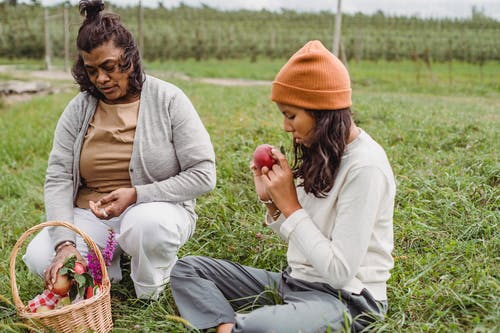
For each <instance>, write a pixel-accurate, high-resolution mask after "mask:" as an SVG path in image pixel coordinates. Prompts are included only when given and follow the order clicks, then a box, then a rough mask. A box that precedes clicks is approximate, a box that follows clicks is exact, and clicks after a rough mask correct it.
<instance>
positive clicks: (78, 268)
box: [73, 262, 87, 274]
mask: <svg viewBox="0 0 500 333" xmlns="http://www.w3.org/2000/svg"><path fill="white" fill-rule="evenodd" d="M73 269H74V270H75V273H76V274H83V273H85V272H86V271H87V270H86V269H85V267H84V266H83V265H82V263H80V262H75V267H74V268H73Z"/></svg>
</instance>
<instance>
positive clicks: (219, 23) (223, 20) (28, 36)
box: [0, 1, 500, 64]
mask: <svg viewBox="0 0 500 333" xmlns="http://www.w3.org/2000/svg"><path fill="white" fill-rule="evenodd" d="M159 4H160V5H159V7H158V8H142V10H141V11H139V8H138V7H137V6H134V7H133V6H126V7H123V6H112V7H110V6H108V7H107V10H110V11H112V12H114V13H116V14H118V15H120V17H121V18H122V21H123V23H124V24H125V25H126V26H127V27H128V28H129V29H130V30H131V31H132V32H133V33H134V34H135V35H136V36H137V35H138V33H141V38H140V41H141V42H142V45H141V50H142V52H143V57H144V58H145V59H146V60H168V59H186V58H194V59H197V60H203V59H210V58H216V59H221V60H222V59H228V58H249V59H252V60H253V61H256V60H257V59H258V58H259V57H267V58H287V57H289V56H290V53H291V52H292V51H293V50H296V49H297V48H298V47H300V46H301V45H303V44H304V43H305V42H306V41H307V40H310V39H319V40H321V41H322V42H323V43H324V44H325V45H326V46H327V47H331V45H332V39H333V24H334V16H335V13H333V12H327V11H323V12H319V13H307V12H305V13H304V12H296V11H293V10H281V11H279V12H271V11H267V10H261V11H250V10H238V11H221V10H217V9H214V8H211V7H208V6H206V5H205V6H202V7H190V6H187V5H184V4H181V5H179V6H178V7H174V8H166V7H163V6H162V5H161V3H159ZM63 6H69V7H70V8H69V13H70V20H69V22H70V24H69V30H70V31H69V32H70V36H71V38H70V40H71V42H72V47H71V49H72V51H71V52H73V55H74V52H75V51H74V46H73V45H74V37H75V36H76V33H77V30H78V27H79V26H80V23H81V20H82V17H81V16H79V15H78V9H77V7H76V6H71V5H69V4H68V3H66V4H61V5H57V6H53V7H49V8H48V9H49V12H50V15H51V20H50V21H49V24H48V26H47V29H48V31H49V33H50V43H51V44H52V53H53V55H54V56H55V57H60V58H63V57H64V33H63V32H64V24H63V19H62V15H61V13H62V11H63ZM139 13H140V15H139ZM499 35H500V22H499V21H497V20H494V19H492V18H489V17H487V16H485V15H484V14H482V13H481V12H478V11H474V10H473V11H472V15H471V17H470V18H467V19H435V18H425V19H424V18H419V17H416V16H412V17H404V16H388V15H385V14H384V13H382V12H377V13H375V14H373V15H365V14H361V13H356V14H344V15H343V17H342V45H341V47H342V50H343V51H344V52H345V55H346V57H347V59H348V60H372V61H377V60H387V61H400V60H404V59H412V60H415V59H421V60H423V61H424V62H427V61H438V62H446V61H451V60H459V61H465V62H469V63H477V64H482V63H484V62H485V61H489V60H495V61H498V60H500V42H499V41H498V36H499ZM138 40H139V39H138ZM44 50H45V38H44V7H42V5H41V4H40V3H39V2H38V1H32V3H31V4H17V5H11V4H9V3H8V2H4V3H1V4H0V57H4V58H35V59H42V58H43V57H44Z"/></svg>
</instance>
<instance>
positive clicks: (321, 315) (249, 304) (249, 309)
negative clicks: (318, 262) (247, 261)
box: [170, 256, 387, 333]
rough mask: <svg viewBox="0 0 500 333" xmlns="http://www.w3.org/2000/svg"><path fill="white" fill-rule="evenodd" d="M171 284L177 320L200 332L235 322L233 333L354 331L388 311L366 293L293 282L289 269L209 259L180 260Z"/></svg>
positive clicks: (385, 304)
mask: <svg viewBox="0 0 500 333" xmlns="http://www.w3.org/2000/svg"><path fill="white" fill-rule="evenodd" d="M170 284H171V289H172V295H173V297H174V300H175V303H176V305H177V308H178V309H179V312H180V314H181V316H182V317H183V318H185V319H186V320H187V321H188V322H189V323H190V324H191V325H193V327H195V328H198V329H206V328H210V327H216V326H217V325H219V324H221V323H232V322H234V324H235V325H234V328H233V332H247V333H250V332H251V333H254V332H255V333H257V332H262V333H264V332H268V333H271V332H274V333H294V332H302V333H306V332H325V331H327V330H328V329H330V330H331V332H336V331H339V330H340V329H341V328H342V327H346V328H351V331H353V332H355V331H360V330H362V329H363V328H365V327H366V326H367V325H369V324H370V323H372V322H373V321H375V320H376V319H382V318H383V317H384V315H385V312H386V309H387V303H386V302H377V301H375V300H374V299H373V297H372V296H371V295H370V294H369V293H368V291H367V290H366V289H365V290H363V291H362V292H361V294H359V295H358V294H352V293H350V292H346V291H343V290H337V289H334V288H332V287H331V286H329V285H328V284H324V283H311V282H306V281H303V280H298V279H294V278H292V277H291V276H290V275H289V269H287V270H285V271H284V272H283V273H273V272H268V271H265V270H262V269H257V268H253V267H248V266H242V265H239V264H237V263H234V262H230V261H226V260H218V259H212V258H208V257H198V256H196V257H194V256H189V257H184V258H182V259H180V260H179V261H178V262H177V263H176V265H175V266H174V268H173V270H172V273H171V275H170ZM346 318H351V319H352V321H348V322H346V320H345V319H346Z"/></svg>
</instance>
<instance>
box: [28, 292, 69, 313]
mask: <svg viewBox="0 0 500 333" xmlns="http://www.w3.org/2000/svg"><path fill="white" fill-rule="evenodd" d="M59 299H61V296H59V295H57V294H54V293H53V292H52V291H50V290H47V289H45V290H44V291H43V293H41V294H40V295H37V296H36V297H35V298H33V299H32V300H31V301H29V302H28V307H29V308H30V311H31V312H36V309H38V307H40V306H42V305H45V306H47V307H49V308H50V309H53V308H54V307H55V306H56V304H57V302H59Z"/></svg>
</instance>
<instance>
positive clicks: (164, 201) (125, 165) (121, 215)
mask: <svg viewBox="0 0 500 333" xmlns="http://www.w3.org/2000/svg"><path fill="white" fill-rule="evenodd" d="M103 8H104V4H103V2H102V1H100V0H86V1H80V13H81V14H82V15H84V16H85V20H84V21H83V23H82V25H81V27H80V30H79V32H78V36H77V41H76V44H77V47H78V59H77V61H76V63H75V65H74V66H73V76H74V78H75V80H76V82H77V83H78V85H79V87H80V90H81V93H79V94H78V95H77V96H76V97H75V98H74V99H73V100H72V101H71V102H70V103H69V104H68V105H67V107H66V109H65V110H64V112H63V114H62V116H61V117H60V119H59V121H58V124H57V127H56V130H55V136H54V142H53V147H52V151H51V153H50V156H49V161H48V168H47V174H46V180H45V189H44V197H45V211H46V218H47V220H60V221H67V222H70V223H74V224H75V225H76V226H77V227H79V228H80V229H81V230H83V231H84V232H85V233H87V234H88V235H89V236H90V237H91V238H92V239H93V240H94V241H95V242H96V244H97V245H98V246H100V247H101V249H102V248H103V247H104V246H105V245H106V239H107V237H108V229H109V228H113V229H114V230H115V233H116V239H117V241H118V245H119V246H118V248H117V250H116V252H115V259H114V260H113V262H112V263H111V266H110V267H109V268H108V272H109V276H110V278H112V279H113V280H114V281H115V282H116V281H119V280H120V279H121V277H122V274H121V270H120V255H119V254H120V252H121V251H124V252H126V253H127V254H128V255H130V256H131V272H130V273H131V278H132V280H133V282H134V287H135V292H136V295H137V296H138V297H140V298H157V297H158V295H159V294H160V292H161V291H162V290H163V288H164V287H165V284H166V283H167V282H168V281H169V277H170V271H171V270H172V267H173V265H174V264H175V261H176V260H177V252H178V250H179V247H180V246H182V245H183V244H184V243H185V242H186V241H187V240H188V239H189V237H190V236H191V235H192V233H193V231H194V228H195V224H196V218H197V215H196V213H195V211H194V207H195V198H196V197H198V196H200V195H202V194H204V193H206V192H208V191H210V190H212V189H213V188H214V186H215V175H216V174H215V161H214V160H215V157H214V151H213V147H212V144H211V142H210V137H209V135H208V133H207V131H206V130H205V127H204V126H203V124H202V122H201V120H200V118H199V116H198V114H197V112H196V110H195V109H194V107H193V105H192V104H191V102H190V101H189V99H188V98H187V97H186V95H185V94H184V93H183V92H182V91H181V90H180V89H179V88H177V87H175V86H174V85H172V84H170V83H167V82H164V81H161V80H159V79H156V78H154V77H151V76H149V75H145V74H144V73H143V71H142V65H141V59H140V55H139V50H138V48H137V46H136V44H135V41H134V39H133V37H132V34H131V33H130V32H129V31H128V30H127V29H126V28H125V27H124V26H123V25H122V24H121V22H120V20H119V18H118V16H116V15H113V14H110V13H106V14H101V11H102V10H103ZM87 251H88V249H87V246H86V244H85V243H84V242H83V240H82V239H81V238H80V237H76V236H75V235H74V233H73V232H71V231H70V230H69V229H66V228H62V227H59V228H52V229H50V230H49V229H44V230H42V232H40V233H39V234H38V235H37V236H36V237H35V238H34V239H33V240H32V241H31V242H30V244H29V246H28V248H27V251H26V254H25V256H24V258H23V259H24V261H25V262H26V264H27V265H28V267H29V268H30V270H31V271H33V272H36V273H38V274H40V275H43V276H44V278H45V285H46V287H47V288H48V289H51V288H52V283H53V282H54V281H55V277H56V274H58V271H59V269H60V268H61V267H62V265H63V263H64V261H65V259H66V258H67V257H68V256H69V255H71V254H75V255H76V256H77V258H78V260H79V261H81V262H83V263H84V262H85V258H86V253H87Z"/></svg>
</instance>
